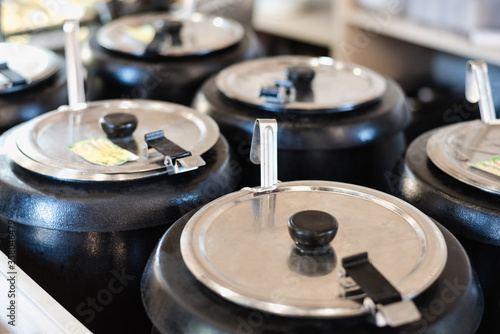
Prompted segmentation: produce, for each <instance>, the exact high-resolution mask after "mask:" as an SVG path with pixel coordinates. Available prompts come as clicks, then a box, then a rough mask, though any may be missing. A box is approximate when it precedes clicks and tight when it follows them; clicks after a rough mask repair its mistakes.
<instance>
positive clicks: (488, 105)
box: [465, 60, 496, 124]
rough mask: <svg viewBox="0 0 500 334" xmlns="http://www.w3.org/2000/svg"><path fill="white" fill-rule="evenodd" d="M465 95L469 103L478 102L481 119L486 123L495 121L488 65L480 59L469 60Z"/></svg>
mask: <svg viewBox="0 0 500 334" xmlns="http://www.w3.org/2000/svg"><path fill="white" fill-rule="evenodd" d="M465 97H466V98H467V101H469V102H471V103H477V102H479V111H480V113H481V120H482V121H483V122H484V123H486V124H491V123H494V122H495V121H496V113H495V105H494V104H493V97H492V94H491V85H490V79H489V76H488V66H487V65H486V63H485V62H484V61H482V60H469V61H468V62H467V67H466V72H465Z"/></svg>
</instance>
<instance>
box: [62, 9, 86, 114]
mask: <svg viewBox="0 0 500 334" xmlns="http://www.w3.org/2000/svg"><path fill="white" fill-rule="evenodd" d="M63 31H64V38H65V44H64V49H65V56H66V72H67V77H68V98H69V106H70V107H71V108H72V109H78V105H80V104H83V103H85V92H84V88H83V86H84V80H83V68H82V59H81V56H80V45H79V39H78V33H79V31H80V24H79V22H78V20H76V19H71V20H65V21H64V24H63Z"/></svg>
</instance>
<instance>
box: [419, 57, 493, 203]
mask: <svg viewBox="0 0 500 334" xmlns="http://www.w3.org/2000/svg"><path fill="white" fill-rule="evenodd" d="M466 88H467V89H466V92H467V94H466V95H467V99H468V100H469V101H470V102H479V107H480V111H481V120H476V121H470V122H462V123H458V124H454V125H451V126H447V127H443V128H441V129H439V130H437V131H435V132H434V133H433V134H432V136H431V137H430V138H429V140H428V141H427V147H426V151H427V155H428V156H429V158H430V159H431V161H432V162H433V163H434V164H435V165H436V166H437V167H438V168H439V169H441V170H442V171H444V172H445V173H447V174H448V175H450V176H452V177H454V178H455V179H457V180H460V181H461V182H464V183H466V184H468V185H471V186H474V187H476V188H478V189H481V190H484V191H487V192H490V193H495V194H500V176H499V175H495V174H493V173H489V172H486V171H483V170H481V169H479V168H477V167H476V166H477V164H478V163H480V162H484V161H488V160H490V159H492V158H493V157H495V156H500V150H499V146H498V143H499V141H500V122H499V121H498V120H497V119H496V116H495V109H494V105H493V99H492V96H491V88H490V82H489V78H488V71H487V66H486V63H484V62H482V61H469V62H468V64H467V86H466Z"/></svg>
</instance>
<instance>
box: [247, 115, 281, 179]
mask: <svg viewBox="0 0 500 334" xmlns="http://www.w3.org/2000/svg"><path fill="white" fill-rule="evenodd" d="M277 134H278V124H277V122H276V120H275V119H260V118H258V119H257V120H256V121H255V124H254V128H253V137H252V145H251V147H250V161H252V162H253V163H254V164H256V165H259V164H260V184H261V188H262V189H267V188H273V187H275V186H276V185H277V184H278V140H277Z"/></svg>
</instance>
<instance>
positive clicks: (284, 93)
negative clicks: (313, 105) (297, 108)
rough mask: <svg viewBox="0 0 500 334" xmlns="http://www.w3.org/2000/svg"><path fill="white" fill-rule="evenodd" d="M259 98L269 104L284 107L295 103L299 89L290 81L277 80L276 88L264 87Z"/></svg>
mask: <svg viewBox="0 0 500 334" xmlns="http://www.w3.org/2000/svg"><path fill="white" fill-rule="evenodd" d="M259 96H260V97H264V99H265V100H266V102H267V103H271V104H280V105H284V104H286V103H291V102H293V101H295V98H296V96H297V89H296V88H295V87H294V86H293V83H292V82H291V81H289V80H276V83H275V85H274V86H268V87H263V88H262V89H261V90H260V95H259Z"/></svg>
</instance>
